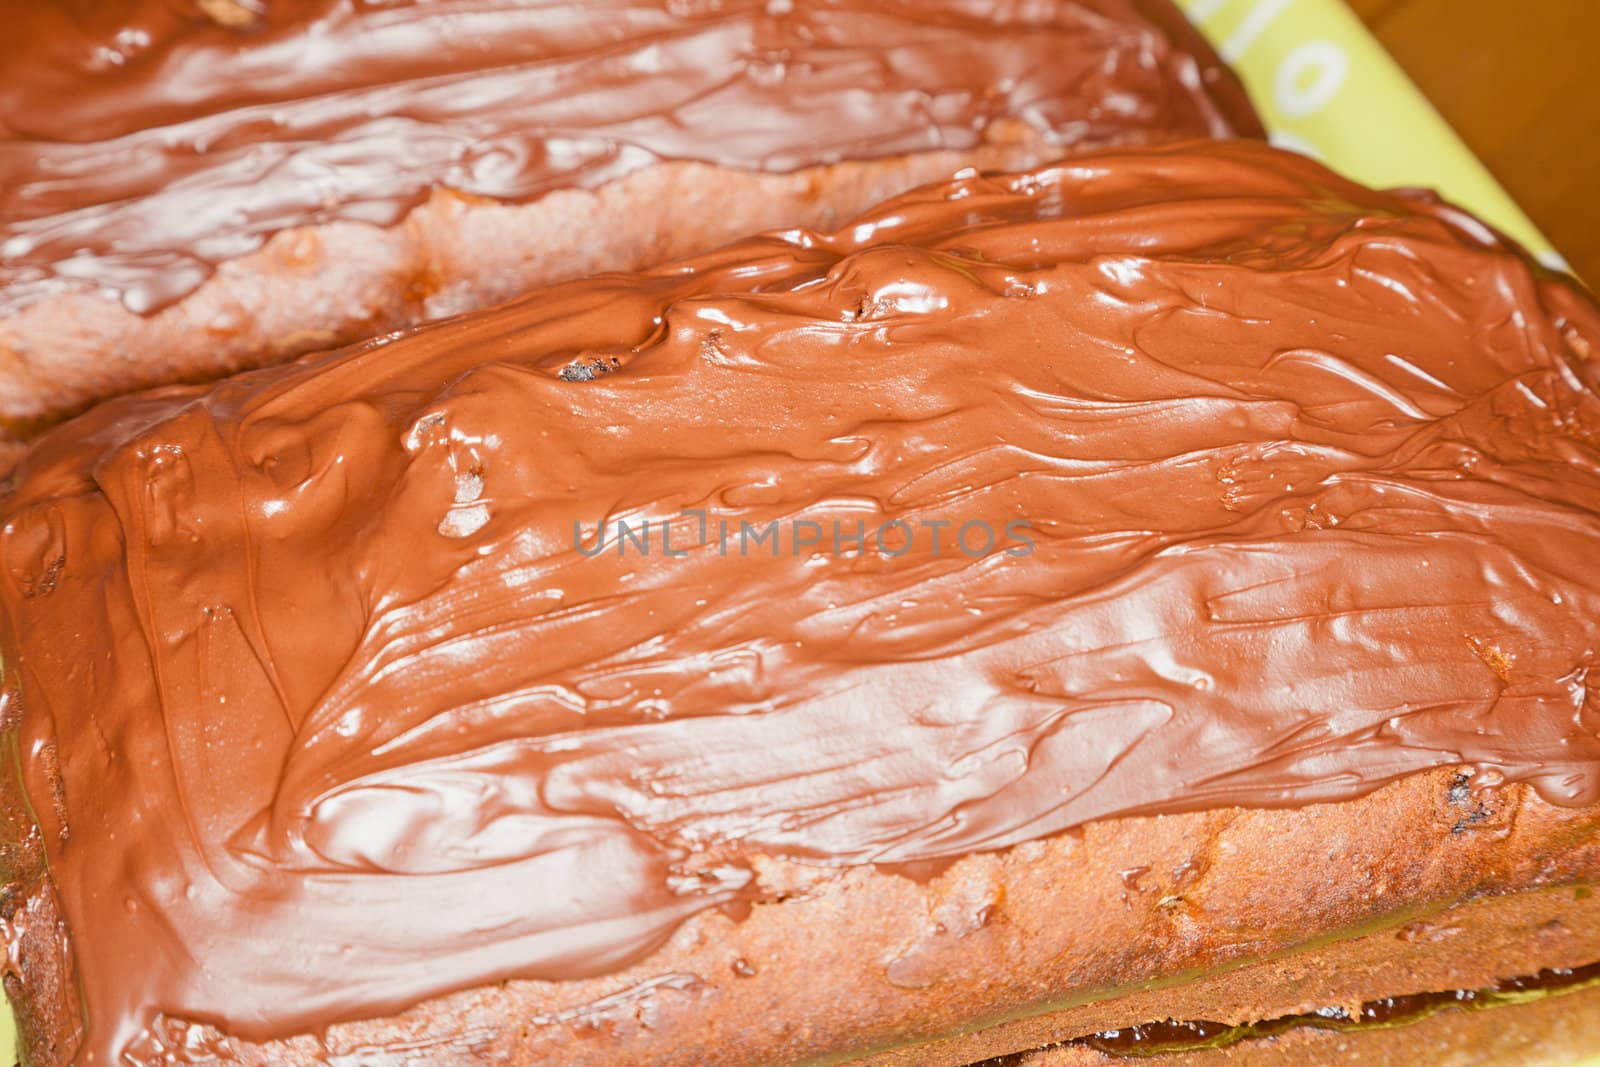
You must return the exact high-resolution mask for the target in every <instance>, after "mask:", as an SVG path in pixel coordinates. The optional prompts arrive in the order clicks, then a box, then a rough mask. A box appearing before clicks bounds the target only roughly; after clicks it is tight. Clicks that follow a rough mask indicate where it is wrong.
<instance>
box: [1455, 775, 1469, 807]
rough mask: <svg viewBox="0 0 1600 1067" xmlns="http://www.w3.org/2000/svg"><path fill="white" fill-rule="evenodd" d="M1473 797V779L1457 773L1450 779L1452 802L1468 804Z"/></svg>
mask: <svg viewBox="0 0 1600 1067" xmlns="http://www.w3.org/2000/svg"><path fill="white" fill-rule="evenodd" d="M1471 799H1472V779H1471V778H1469V777H1467V776H1466V775H1465V774H1460V773H1457V774H1456V776H1455V777H1454V778H1452V779H1450V803H1452V804H1466V803H1467V802H1469V801H1470V800H1471Z"/></svg>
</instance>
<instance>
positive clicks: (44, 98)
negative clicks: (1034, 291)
mask: <svg viewBox="0 0 1600 1067" xmlns="http://www.w3.org/2000/svg"><path fill="white" fill-rule="evenodd" d="M208 11H209V12H211V13H210V14H208V13H207V12H208ZM230 13H231V14H230ZM0 16H3V17H4V20H5V23H6V27H7V37H8V42H7V46H6V50H5V57H4V58H3V59H0V312H3V311H5V310H7V309H15V308H19V307H21V306H24V305H26V304H28V303H31V302H33V301H36V300H38V299H41V298H43V297H44V296H46V295H48V294H50V293H53V292H58V291H60V290H61V289H62V288H63V287H70V286H84V285H89V286H99V287H103V288H105V289H107V290H110V291H114V292H116V293H118V294H120V296H121V298H122V300H123V301H124V303H125V304H126V305H127V306H128V307H129V308H130V309H132V310H135V311H140V312H148V311H152V310H156V309H158V308H160V307H162V306H164V305H165V304H168V303H170V302H172V301H174V300H176V299H178V298H179V297H181V296H183V295H184V294H186V293H188V292H189V291H191V290H192V289H193V288H195V287H196V286H197V285H198V284H199V283H200V282H201V281H203V280H204V279H205V278H206V277H207V276H208V274H209V273H210V272H211V270H212V269H213V268H214V267H215V265H216V264H218V263H219V262H221V261H223V260H226V259H230V258H233V257H236V256H239V255H242V254H245V253H247V252H250V251H253V250H254V249H256V248H258V247H259V246H260V244H261V243H262V241H263V240H264V239H265V238H266V237H267V236H270V235H271V234H272V233H273V232H275V231H277V230H281V229H284V228H287V227H292V226H297V225H302V224H305V223H307V222H312V221H320V220H327V219H335V218H337V219H354V220H361V221H368V222H374V223H379V224H388V223H392V222H394V221H396V220H397V219H398V218H399V217H400V216H401V215H402V214H403V213H404V212H405V211H406V210H408V209H409V208H411V207H413V206H415V205H416V204H418V203H420V202H421V200H422V199H423V198H424V197H425V196H426V195H427V193H428V191H429V190H430V189H432V188H434V187H435V186H440V185H443V186H449V187H451V188H454V189H456V190H459V191H461V192H465V193H468V194H475V195H481V196H485V197H494V198H498V199H511V200H516V199H525V198H530V197H536V196H538V195H540V194H542V193H544V192H546V191H548V190H551V189H556V188H562V187H568V186H573V185H580V186H593V185H596V184H599V183H602V182H605V181H607V180H610V179H612V178H615V177H618V176H620V175H622V174H624V173H627V172H628V171H630V170H634V169H636V168H638V167H641V166H645V165H647V164H649V163H650V162H652V161H655V160H662V159H680V160H698V161H704V162H708V163H716V164H722V165H725V166H729V167H738V168H747V169H762V170H793V169H797V168H800V167H805V166H810V165H814V164H822V163H831V162H837V161H839V160H842V159H853V158H872V157H877V156H886V155H893V154H899V153H907V152H918V151H924V150H930V149H937V148H966V147H970V146H972V145H974V144H976V143H977V142H978V141H980V140H981V139H982V137H983V134H984V131H985V129H986V128H987V127H988V126H989V125H990V124H991V123H992V122H994V121H996V120H997V119H1012V120H1018V121H1021V122H1025V123H1027V124H1029V125H1030V126H1032V127H1034V128H1036V129H1038V130H1040V131H1042V132H1044V133H1045V134H1047V135H1048V136H1049V137H1050V138H1051V139H1053V140H1054V141H1056V142H1057V143H1059V144H1061V145H1063V146H1074V145H1080V144H1081V145H1095V144H1108V143H1131V142H1140V141H1147V140H1154V139H1162V138H1171V137H1183V136H1201V135H1205V134H1212V135H1218V136H1227V135H1230V134H1235V133H1244V134H1258V133H1259V132H1260V127H1259V125H1258V124H1257V121H1256V119H1255V117H1254V114H1253V112H1252V111H1251V110H1250V107H1249V104H1248V103H1247V102H1246V101H1245V99H1244V97H1243V94H1242V91H1241V90H1240V89H1239V87H1238V85H1237V84H1236V83H1235V82H1234V81H1233V79H1232V78H1231V76H1230V75H1228V74H1227V73H1226V72H1225V71H1224V70H1223V69H1222V67H1221V65H1220V64H1219V63H1218V62H1217V61H1216V59H1215V57H1214V56H1213V55H1212V54H1211V52H1210V51H1209V49H1208V48H1206V46H1205V45H1204V44H1203V43H1201V42H1200V41H1199V39H1198V38H1197V37H1196V36H1195V35H1194V34H1193V32H1192V31H1190V30H1188V29H1187V28H1186V27H1185V26H1184V25H1183V23H1182V19H1181V17H1179V16H1178V15H1177V14H1176V12H1175V11H1174V10H1173V9H1172V7H1171V5H1170V3H1169V2H1168V0H1032V2H1026V3H1001V2H995V0H835V2H824V0H770V2H769V0H715V2H712V0H598V2H594V0H585V2H583V3H574V2H572V0H536V2H531V3H530V2H527V0H515V2H511V0H442V2H432V3H421V2H418V0H381V2H380V0H271V2H270V3H266V2H264V0H250V2H249V3H243V2H241V0H207V2H206V3H200V2H195V0H110V2H106V0H93V2H91V0H0Z"/></svg>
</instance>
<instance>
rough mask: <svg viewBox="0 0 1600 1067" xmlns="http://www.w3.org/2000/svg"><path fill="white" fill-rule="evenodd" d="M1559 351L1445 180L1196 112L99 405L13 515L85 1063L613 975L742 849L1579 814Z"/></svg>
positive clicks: (1584, 773)
mask: <svg viewBox="0 0 1600 1067" xmlns="http://www.w3.org/2000/svg"><path fill="white" fill-rule="evenodd" d="M1596 345H1600V311H1597V309H1596V307H1595V306H1594V304H1593V303H1591V302H1590V300H1589V299H1588V298H1587V297H1586V296H1585V295H1582V294H1581V293H1580V292H1578V291H1577V290H1576V289H1574V288H1573V287H1572V286H1571V285H1569V284H1568V283H1566V282H1564V281H1561V280H1559V279H1556V278H1553V277H1551V276H1548V275H1544V274H1541V273H1539V272H1538V271H1537V268H1535V267H1533V266H1531V265H1530V263H1529V262H1528V261H1527V260H1526V258H1525V257H1523V256H1521V255H1519V254H1517V253H1516V252H1514V251H1513V250H1511V249H1508V248H1507V247H1506V246H1504V245H1503V244H1501V243H1500V242H1499V241H1497V239H1496V238H1495V237H1494V235H1493V234H1491V233H1489V232H1487V231H1486V230H1484V229H1483V228H1482V227H1480V226H1478V225H1477V224H1476V223H1474V222H1472V221H1471V220H1470V219H1468V218H1466V217H1465V216H1463V215H1461V214H1459V213H1458V212H1455V211H1453V210H1451V209H1449V208H1446V207H1443V206H1440V205H1438V204H1436V203H1434V202H1432V201H1429V200H1426V199H1422V198H1414V197H1401V196H1396V195H1389V194H1380V193H1374V192H1371V191H1369V190H1366V189H1363V188H1361V187H1358V186H1356V185H1352V184H1350V183H1347V182H1345V181H1343V180H1341V179H1338V178H1336V177H1335V176H1333V175H1332V174H1330V173H1329V172H1327V171H1326V170H1324V169H1322V168H1321V167H1319V166H1317V165H1316V164H1314V163H1312V162H1310V161H1308V160H1305V159H1302V158H1300V157H1296V156H1292V155H1288V154H1284V153H1280V152H1276V151H1274V150H1271V149H1269V148H1267V147H1265V146H1263V145H1259V144H1255V143H1252V142H1232V143H1213V144H1195V145H1190V146H1182V147H1177V148H1173V149H1167V150H1145V151H1134V152H1126V153H1111V154H1105V155H1100V156H1093V157H1086V158H1084V159H1082V160H1081V161H1078V162H1075V163H1071V164H1064V165H1059V166H1054V167H1050V168H1044V169H1041V170H1037V171H1034V172H1030V173H1023V174H1019V175H1014V176H1005V177H995V178H977V177H974V178H968V179H963V180H958V181H955V182H953V183H950V184H947V185H943V186H934V187H929V188H927V189H924V190H920V191H918V192H916V193H913V194H909V195H907V196H905V197H901V198H898V199H896V200H893V201H890V202H889V203H887V204H885V205H884V206H883V207H882V208H881V209H879V210H877V211H876V212H875V213H873V214H871V215H869V216H867V217H865V218H863V219H860V220H858V221H857V222H856V223H855V224H854V225H851V226H849V227H847V228H845V229H844V230H842V231H840V232H838V233H833V234H819V233H813V232H808V231H798V230H797V231H792V232H787V233H780V234H775V235H769V236H766V237H763V238H758V239H754V240H751V241H747V242H744V243H741V244H738V245H734V246H731V247H730V248H728V249H725V250H722V251H720V252H717V253H713V254H710V255H707V256H703V257H700V258H697V259H695V260H692V261H689V262H687V263H683V264H676V265H672V266H667V267H663V268H661V269H659V270H656V271H653V272H649V273H644V274H640V275H628V276H622V275H614V276H602V277H599V278H595V279H591V280H587V281H582V282H576V283H572V284H568V285H563V286H560V287H556V288H552V289H549V290H546V291H543V292H540V293H537V294H535V295H533V296H530V297H529V298H528V299H526V300H523V301H521V302H519V303H516V304H513V305H508V306H506V307H504V308H500V309H497V310H493V311H490V312H485V313H482V314H478V315H474V316H468V317H464V318H460V319H454V320H449V321H446V322H443V323H441V324H438V325H435V326H432V327H427V328H423V329H420V330H417V331H415V332H412V333H409V334H404V335H400V336H397V337H395V338H393V339H389V340H384V341H379V342H375V343H371V344H367V345H364V346H358V347H355V348H351V349H347V350H343V351H338V352H334V353H330V354H323V355H319V356H313V357H307V358H305V359H302V360H300V361H298V362H296V363H292V364H288V365H285V366H282V367H276V368H271V369H266V370H262V371H257V372H252V373H249V374H245V375H242V376H238V377H236V378H233V379H230V380H228V381H225V382H223V383H221V384H219V385H217V386H215V387H213V388H200V387H174V388H168V389H164V390H160V391H156V392H152V393H147V394H143V395H139V396H133V397H128V398H124V399H121V400H117V401H112V402H110V403H107V404H104V405H102V406H101V407H99V408H97V409H95V410H94V411H92V412H91V413H89V414H88V415H86V416H84V417H82V418H80V419H77V420H75V421H73V422H71V423H68V424H66V425H65V426H63V427H61V428H59V429H57V430H56V431H54V432H52V433H51V434H49V435H47V436H46V437H45V438H43V439H42V440H41V441H40V442H39V444H38V445H37V446H36V447H35V449H34V450H33V451H32V452H31V453H30V455H29V456H28V458H27V459H26V460H25V461H24V462H23V464H22V466H21V467H20V469H19V472H18V474H17V475H16V476H15V477H16V485H15V487H14V488H13V489H12V490H11V491H10V492H9V494H8V495H6V496H5V497H4V498H0V523H3V540H0V562H3V564H4V573H3V575H0V620H3V634H4V642H5V644H4V650H5V653H6V655H5V663H6V676H5V680H6V685H7V686H8V687H9V696H10V699H12V700H13V701H15V700H17V699H21V698H22V697H25V698H26V711H25V713H23V714H22V715H21V716H20V726H19V727H18V729H19V730H20V737H19V747H20V752H21V754H22V758H21V762H20V768H21V773H22V775H23V785H24V786H25V788H26V791H27V793H28V795H29V796H30V797H31V798H33V802H34V806H35V808H36V810H37V812H38V816H39V819H40V822H41V829H42V833H43V839H44V841H45V845H46V849H47V852H48V858H49V865H50V872H51V875H52V878H53V880H54V883H55V886H56V889H57V891H58V892H59V895H60V900H61V903H62V907H63V908H64V911H65V914H66V916H67V918H68V922H69V925H70V929H71V931H72V934H73V938H74V943H75V945H76V946H77V967H78V977H79V981H80V988H81V991H82V995H83V998H84V1001H85V1004H86V1010H87V1017H88V1020H89V1022H88V1033H89V1038H88V1040H89V1044H90V1047H89V1048H88V1049H87V1050H86V1052H85V1059H86V1061H87V1062H91V1063H110V1062H114V1053H115V1052H116V1051H117V1050H118V1049H121V1048H123V1047H125V1046H126V1045H127V1043H128V1042H130V1041H131V1040H133V1039H134V1038H135V1036H136V1035H137V1034H138V1033H139V1031H140V1030H141V1028H143V1027H145V1026H147V1025H149V1024H150V1023H151V1021H152V1019H153V1018H154V1017H155V1016H156V1015H157V1013H165V1014H166V1015H168V1016H173V1017H178V1018H184V1019H200V1020H205V1021H209V1022H214V1023H216V1024H218V1025H220V1026H222V1027H223V1028H224V1029H225V1030H227V1031H229V1032H232V1033H235V1034H239V1035H242V1036H244V1037H248V1038H255V1039H265V1038H271V1037H278V1036H283V1035H288V1034H293V1033H299V1032H306V1031H312V1030H315V1029H316V1028H318V1027H321V1026H324V1025H327V1024H329V1023H331V1022H333V1021H336V1020H341V1019H352V1018H357V1017H372V1016H378V1015H382V1014H387V1013H390V1012H392V1011H393V1010H396V1009H398V1008H401V1007H403V1006H406V1005H410V1004H413V1003H415V1002H417V1001H419V1000H422V999H424V998H427V997H430V996H433V995H436V994H440V993H444V992H446V991H449V990H455V989H461V988H466V987H471V986H475V985H479V984H483V983H488V982H492V981H495V980H497V979H502V978H509V977H515V976H531V977H542V978H551V979H562V978H567V977H572V976H581V975H593V974H596V973H599V972H605V971H608V970H611V969H615V968H619V967H621V966H624V965H626V964H628V963H630V962H631V961H635V960H638V959H641V958H643V957H644V956H646V955H647V954H649V953H650V952H651V951H652V950H653V949H654V948H655V947H656V946H658V945H659V944H660V943H661V942H662V941H663V939H664V938H666V937H668V936H669V935H670V934H671V933H672V932H673V930H674V929H675V928H676V927H677V926H678V925H679V924H680V923H681V922H682V921H683V920H684V919H685V917H686V916H689V915H691V914H693V913H695V912H698V911H700V910H702V909H706V908H710V907H713V906H716V905H719V904H722V903H725V902H729V901H732V900H735V899H738V898H740V897H741V895H743V894H747V893H750V892H751V891H752V888H751V881H752V876H751V873H750V871H751V867H750V862H751V859H752V857H754V856H757V855H760V854H767V855H776V856H782V857H789V858H795V859H800V860H806V861H814V862H816V863H821V864H833V865H846V864H865V863H872V862H884V863H898V864H918V863H928V862H936V861H939V860H941V859H943V858H947V857H952V856H959V855H962V854H965V853H969V852H972V851H976V850H988V849H1001V848H1005V847H1007V846H1009V845H1013V844H1016V843H1018V842H1023V841H1027V840H1030V839H1034V838H1038V837H1041V836H1043V835H1048V834H1054V833H1057V832H1060V831H1063V830H1066V829H1067V828H1069V827H1072V826H1074V825H1076V824H1081V823H1084V822H1086V821H1089V820H1095V819H1103V818H1108V817H1113V816H1120V815H1129V814H1135V813H1156V812H1177V811H1186V810H1194V809H1202V808H1212V807H1217V806H1227V805H1250V806H1291V805H1303V804H1307V803H1312V802H1321V801H1337V800H1341V799H1345V798H1350V797H1354V796H1357V795H1360V794H1363V793H1365V792H1367V791H1369V790H1372V789H1374V788H1376V787H1378V786H1379V785H1381V784H1383V783H1385V782H1388V781H1391V780H1393V779H1395V778H1398V777H1400V776H1403V775H1407V774H1410V773H1412V772H1415V771H1418V770H1421V769H1423V768H1430V767H1435V766H1440V765H1477V766H1479V767H1481V768H1484V769H1485V772H1486V773H1487V772H1488V771H1491V770H1492V771H1493V772H1494V773H1497V774H1499V775H1503V776H1504V777H1505V778H1506V779H1508V780H1511V781H1520V782H1527V783H1531V784H1532V785H1533V786H1534V787H1536V788H1537V789H1538V791H1539V792H1540V794H1542V795H1543V796H1544V797H1545V798H1547V799H1548V800H1550V801H1552V802H1555V803H1559V804H1568V805H1575V804H1588V803H1593V802H1595V801H1596V800H1600V730H1597V727H1600V697H1597V693H1600V689H1597V683H1596V681H1595V680H1596V679H1597V678H1600V673H1597V672H1596V670H1595V667H1596V650H1597V648H1600V572H1597V570H1596V568H1595V560H1596V559H1597V558H1600V392H1597V388H1600V368H1597V367H1596V365H1595V363H1594V362H1592V361H1591V360H1590V359H1589V358H1588V356H1589V354H1590V353H1591V352H1592V351H1593V350H1594V347H1595V346H1596ZM574 368H578V369H577V370H575V369H574ZM686 509H689V510H695V511H699V512H703V513H704V516H705V518H706V520H707V526H708V527H709V531H708V533H707V535H706V536H705V537H703V538H702V537H700V536H699V531H698V529H697V528H696V527H695V525H693V524H691V523H690V521H689V520H684V519H681V518H678V516H680V515H681V513H682V512H684V511H685V510H686ZM624 520H626V521H628V522H629V523H630V524H632V526H633V528H634V529H637V528H638V526H639V524H641V523H643V522H653V523H659V522H663V521H668V522H676V524H677V525H675V526H673V527H672V534H671V536H672V538H673V541H672V545H671V551H672V553H673V554H670V555H669V554H668V552H667V551H666V550H665V549H664V548H662V547H661V545H660V542H659V535H652V541H651V548H650V549H649V550H647V551H641V550H639V549H638V548H637V547H636V546H631V545H627V544H624V545H623V548H622V549H621V550H619V549H618V547H617V542H615V540H614V539H613V538H612V536H611V532H612V531H614V529H615V524H617V523H618V522H620V521H624ZM802 520H803V521H810V522H814V523H816V524H818V525H819V526H820V527H821V528H822V529H823V530H825V531H829V532H830V534H831V530H832V529H833V524H834V523H835V522H838V523H840V524H842V526H843V527H844V528H845V529H846V530H847V531H853V530H855V529H856V528H857V524H858V523H861V524H863V525H864V526H865V527H866V528H868V529H877V528H881V527H883V526H884V525H885V524H887V523H888V522H890V521H899V522H903V523H905V524H907V525H908V526H909V527H911V529H912V531H913V532H914V534H915V536H914V537H912V538H911V539H910V541H909V542H905V543H902V542H901V541H900V540H898V539H896V538H891V539H890V541H891V551H889V552H884V551H880V549H879V546H877V545H876V544H874V543H873V542H871V541H869V542H868V544H867V546H866V547H865V548H864V549H861V548H857V547H855V546H853V545H852V544H851V543H850V541H849V538H848V537H847V539H846V542H845V544H844V545H843V546H842V548H838V547H837V546H835V545H834V544H832V543H824V544H820V545H816V544H814V545H810V546H806V547H804V548H803V549H802V550H800V551H795V546H794V544H793V541H792V539H791V532H792V531H793V530H794V529H795V527H794V526H793V525H791V524H792V523H795V522H799V521H802ZM723 522H726V523H729V524H731V525H732V526H735V527H738V526H740V525H741V524H744V523H748V524H751V525H752V526H753V527H756V528H760V527H761V526H763V525H764V524H766V523H770V522H777V523H779V524H780V527H779V533H780V539H779V540H778V541H777V542H776V543H775V544H774V545H771V546H769V545H768V544H766V543H761V544H758V545H757V546H756V547H754V548H752V549H750V550H749V551H746V552H743V553H741V552H740V551H738V550H737V548H736V546H735V543H734V542H733V541H732V540H731V539H730V541H729V543H728V547H727V548H726V549H725V550H724V549H721V548H719V546H718V544H717V537H716V529H717V526H718V524H719V523H723ZM938 522H948V523H950V524H951V525H950V527H948V529H947V540H946V541H945V543H944V545H943V547H941V548H940V549H935V548H934V547H933V546H932V544H931V537H930V536H929V535H928V533H927V531H928V529H929V527H928V525H927V524H930V523H938ZM974 522H976V523H981V524H986V525H987V526H988V527H989V528H991V529H994V530H997V531H1002V533H1003V531H1004V530H1005V529H1006V527H1007V526H1008V524H1010V523H1013V522H1016V523H1023V524H1025V525H1024V526H1021V527H1017V528H1015V529H1017V530H1020V531H1022V536H1020V537H1016V538H1010V539H1008V540H1002V541H1000V542H997V543H996V545H995V547H994V549H993V550H992V551H988V552H986V553H981V554H972V555H969V554H967V553H966V552H963V551H957V550H956V549H955V548H954V545H953V535H954V534H955V532H956V531H957V530H958V528H960V527H961V526H962V525H964V524H967V523H974ZM601 523H608V524H611V525H610V526H609V527H608V532H607V541H606V542H605V545H604V548H603V549H602V550H599V551H595V548H596V546H595V543H594V538H595V530H596V526H597V524H601ZM575 526H576V528H577V530H578V532H577V533H575ZM580 534H581V538H580ZM1024 539H1025V540H1026V541H1027V542H1028V543H1029V544H1030V545H1031V550H1030V551H1026V552H1022V551H1020V549H1021V546H1022V541H1023V540H1024ZM975 540H978V539H977V538H970V539H969V542H970V541H975ZM701 542H704V543H701ZM836 549H837V550H836ZM1013 549H1015V550H1017V551H1012V550H1013ZM678 553H682V554H681V555H679V554H678ZM55 768H59V786H58V784H57V782H56V781H55V773H56V771H55ZM58 789H59V791H57V790H58ZM52 798H54V802H52Z"/></svg>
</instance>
